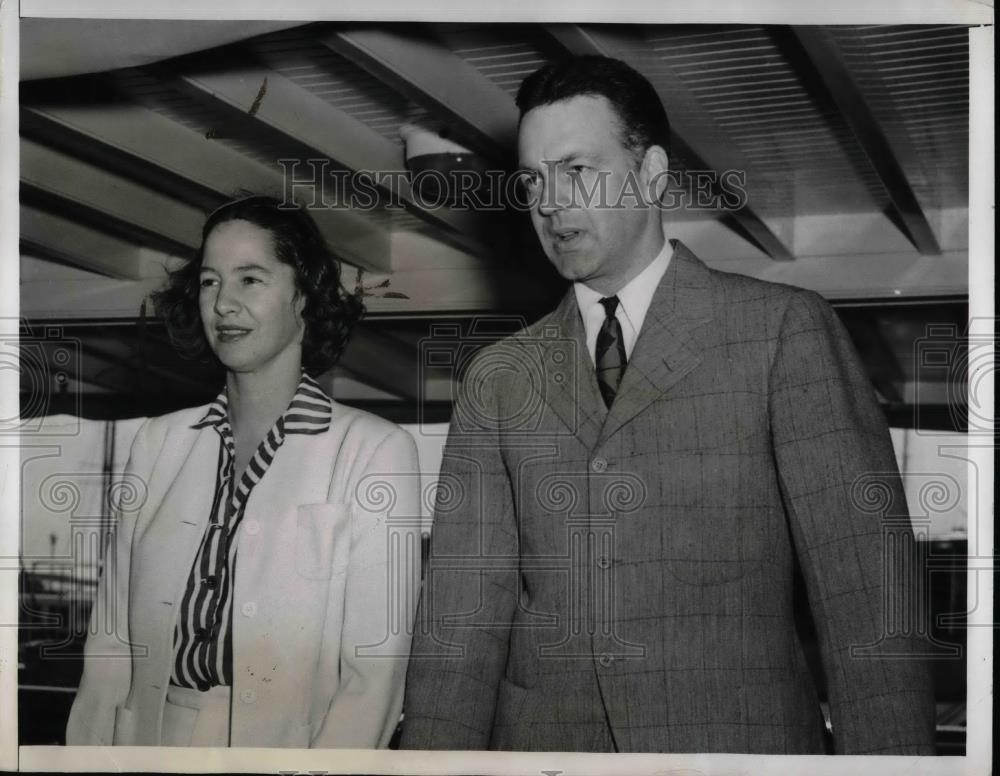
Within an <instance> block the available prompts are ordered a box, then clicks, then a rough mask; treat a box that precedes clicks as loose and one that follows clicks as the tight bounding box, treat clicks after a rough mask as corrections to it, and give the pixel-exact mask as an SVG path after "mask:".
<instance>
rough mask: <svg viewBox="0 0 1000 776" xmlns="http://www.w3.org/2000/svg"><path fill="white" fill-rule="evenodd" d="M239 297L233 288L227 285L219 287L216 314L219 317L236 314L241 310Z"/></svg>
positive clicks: (216, 298)
mask: <svg viewBox="0 0 1000 776" xmlns="http://www.w3.org/2000/svg"><path fill="white" fill-rule="evenodd" d="M239 306H240V302H239V297H238V296H237V294H236V293H235V291H234V290H233V288H232V286H230V285H229V284H227V283H222V284H220V285H219V293H218V294H216V296H215V312H216V313H217V314H218V315H225V314H227V313H232V312H235V311H236V310H238V309H239Z"/></svg>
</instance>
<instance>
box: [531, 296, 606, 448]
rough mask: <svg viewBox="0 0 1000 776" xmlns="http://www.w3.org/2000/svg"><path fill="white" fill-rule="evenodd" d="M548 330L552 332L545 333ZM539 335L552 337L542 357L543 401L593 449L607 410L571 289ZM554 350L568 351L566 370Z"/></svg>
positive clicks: (545, 337) (544, 337)
mask: <svg viewBox="0 0 1000 776" xmlns="http://www.w3.org/2000/svg"><path fill="white" fill-rule="evenodd" d="M550 327H551V332H549V331H547V330H548V329H549V328H550ZM540 334H541V336H542V338H543V341H544V340H545V339H547V338H548V335H549V334H551V335H552V337H553V338H554V339H553V342H552V343H551V344H549V345H548V346H547V347H548V348H549V352H548V353H546V354H545V355H546V358H545V360H544V365H543V369H544V370H545V372H546V375H545V377H546V379H545V387H544V391H545V399H546V402H547V403H548V405H549V406H550V407H551V408H552V410H553V412H555V414H556V415H558V416H559V418H560V419H561V420H562V421H563V423H564V424H565V425H566V427H567V428H568V429H570V431H572V432H573V433H574V434H575V435H576V437H577V438H578V439H579V440H580V441H581V442H582V443H583V444H584V445H585V446H586V447H587V448H588V449H590V448H593V446H594V444H595V443H596V442H597V438H598V437H599V436H600V433H601V426H602V425H604V419H605V416H606V415H607V408H606V407H605V406H604V399H602V398H601V394H600V390H599V389H598V387H597V375H596V373H595V371H594V364H593V362H592V361H591V360H590V354H589V353H588V352H587V336H586V333H585V331H584V328H583V320H582V319H581V318H580V310H579V308H578V307H577V304H576V296H575V294H574V293H573V289H572V287H571V288H570V289H569V291H568V292H567V293H566V295H565V296H564V297H563V299H562V302H561V303H560V304H559V307H557V308H556V309H555V311H554V312H553V314H552V317H551V319H550V321H549V322H548V323H546V324H544V325H543V327H542V331H541V332H540ZM557 348H558V349H559V350H560V351H562V352H564V353H565V352H566V351H567V350H569V351H570V353H569V354H568V355H569V359H570V364H571V368H570V369H569V370H567V369H566V368H565V367H564V366H563V365H562V364H561V363H557V361H556V359H554V358H552V357H551V356H552V355H554V354H555V351H556V349H557ZM573 351H575V352H573ZM563 363H564V362H563Z"/></svg>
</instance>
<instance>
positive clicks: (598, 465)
mask: <svg viewBox="0 0 1000 776" xmlns="http://www.w3.org/2000/svg"><path fill="white" fill-rule="evenodd" d="M590 468H591V469H593V470H594V471H595V472H597V473H598V474H600V473H601V472H603V471H604V470H605V469H607V468H608V461H607V459H605V458H595V459H594V460H593V461H591V462H590Z"/></svg>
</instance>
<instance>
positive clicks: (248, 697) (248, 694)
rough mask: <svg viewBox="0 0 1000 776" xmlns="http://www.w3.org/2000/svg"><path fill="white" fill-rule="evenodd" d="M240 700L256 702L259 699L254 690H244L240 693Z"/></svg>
mask: <svg viewBox="0 0 1000 776" xmlns="http://www.w3.org/2000/svg"><path fill="white" fill-rule="evenodd" d="M240 700H241V701H243V702H244V703H254V702H256V700H257V693H256V692H255V691H254V690H244V691H243V692H241V693H240Z"/></svg>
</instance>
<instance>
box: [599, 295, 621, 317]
mask: <svg viewBox="0 0 1000 776" xmlns="http://www.w3.org/2000/svg"><path fill="white" fill-rule="evenodd" d="M618 301H619V300H618V297H617V296H606V297H604V298H603V299H601V300H600V302H601V306H602V307H603V308H604V312H605V313H606V314H607V316H608V318H614V317H615V311H616V310H617V309H618Z"/></svg>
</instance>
